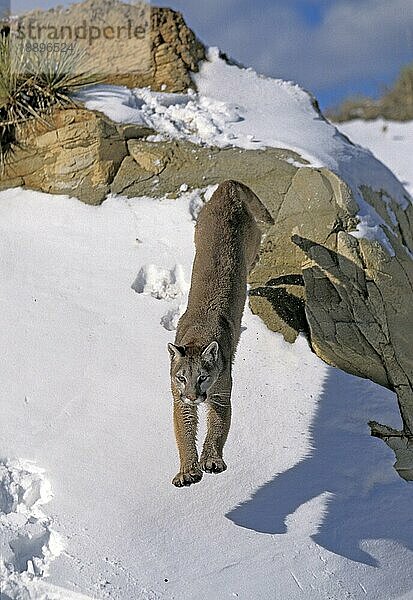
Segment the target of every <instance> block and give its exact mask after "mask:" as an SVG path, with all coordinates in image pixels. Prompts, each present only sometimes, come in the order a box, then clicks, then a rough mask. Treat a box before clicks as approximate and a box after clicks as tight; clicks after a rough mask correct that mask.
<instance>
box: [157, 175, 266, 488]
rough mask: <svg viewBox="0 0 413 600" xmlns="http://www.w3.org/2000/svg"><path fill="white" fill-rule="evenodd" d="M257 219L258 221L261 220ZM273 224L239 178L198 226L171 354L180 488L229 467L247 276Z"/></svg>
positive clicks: (208, 205)
mask: <svg viewBox="0 0 413 600" xmlns="http://www.w3.org/2000/svg"><path fill="white" fill-rule="evenodd" d="M254 216H255V218H254ZM256 219H257V221H258V222H260V223H263V224H267V225H268V224H270V223H272V222H273V221H272V218H271V216H270V215H269V213H268V212H267V209H266V208H265V207H264V206H263V204H262V203H261V201H260V200H259V199H258V197H257V196H256V195H255V194H254V193H253V192H252V191H251V190H250V189H249V188H247V187H246V186H245V185H243V184H241V183H238V182H236V181H225V182H224V183H222V184H221V185H220V186H219V187H218V188H217V190H216V191H215V193H214V194H213V196H212V198H211V200H210V201H209V202H207V203H206V204H205V206H204V207H203V208H202V210H201V212H200V214H199V217H198V220H197V224H196V227H195V247H196V254H195V260H194V264H193V267H192V277H191V288H190V291H189V298H188V306H187V309H186V312H185V313H184V314H183V315H182V317H181V318H180V320H179V323H178V327H177V331H176V337H175V343H174V344H168V350H169V353H170V355H171V387H172V395H173V400H174V429H175V436H176V443H177V446H178V451H179V459H180V469H179V473H178V474H177V475H176V476H175V477H174V478H173V480H172V483H173V484H174V485H176V486H177V487H182V486H188V485H191V484H192V483H197V482H198V481H200V480H201V478H202V474H203V471H206V472H207V473H221V472H222V471H225V469H226V468H227V466H226V464H225V462H224V460H223V457H222V451H223V448H224V444H225V441H226V439H227V435H228V431H229V427H230V422H231V403H230V399H231V387H232V379H231V366H232V361H233V359H234V354H235V350H236V347H237V343H238V340H239V337H240V329H241V317H242V312H243V310H244V305H245V300H246V295H247V276H248V273H249V271H250V269H251V268H252V267H253V266H254V264H255V262H256V260H257V258H258V251H259V247H260V242H261V230H260V229H259V227H258V225H257V221H256ZM202 402H206V403H207V405H208V417H207V426H208V431H207V435H206V438H205V442H204V446H203V449H202V453H201V457H200V459H199V460H198V452H197V448H196V432H197V423H198V415H197V407H198V405H199V404H201V403H202Z"/></svg>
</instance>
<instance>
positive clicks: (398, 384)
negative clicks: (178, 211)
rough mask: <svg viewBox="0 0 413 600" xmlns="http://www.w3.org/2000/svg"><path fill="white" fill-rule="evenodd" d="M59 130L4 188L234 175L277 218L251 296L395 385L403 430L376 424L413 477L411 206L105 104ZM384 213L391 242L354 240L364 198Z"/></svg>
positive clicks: (292, 159) (292, 157) (199, 180)
mask: <svg viewBox="0 0 413 600" xmlns="http://www.w3.org/2000/svg"><path fill="white" fill-rule="evenodd" d="M54 125H55V129H54V130H52V131H45V130H42V131H39V129H37V130H36V135H35V136H34V137H33V134H32V146H31V147H30V145H27V147H26V148H23V149H18V150H17V151H16V154H15V159H14V161H13V163H12V164H11V165H9V166H8V167H7V169H6V172H5V174H4V177H3V178H2V182H1V184H0V187H3V188H5V187H11V186H13V185H26V186H28V187H31V188H34V189H39V190H43V191H49V192H53V193H67V194H70V195H74V196H77V197H79V198H80V199H82V200H83V201H85V202H88V203H92V204H97V203H100V202H101V201H102V200H103V199H104V198H105V196H106V195H107V194H108V193H110V192H112V193H117V194H122V195H126V196H142V195H150V196H164V195H166V194H168V195H169V196H172V197H174V196H177V195H178V194H179V190H180V187H181V186H182V184H186V186H188V188H189V189H191V188H202V187H205V186H207V185H210V184H216V183H219V182H221V181H223V180H224V179H237V180H240V181H242V182H244V183H245V184H247V185H248V186H250V187H251V188H252V189H253V190H254V192H256V194H257V195H258V196H259V197H260V199H261V200H262V201H263V203H264V204H265V206H266V207H267V208H268V210H269V212H270V213H271V215H272V217H273V219H274V225H272V226H271V227H270V228H269V229H268V230H267V232H266V238H265V241H264V242H263V245H262V248H261V253H260V259H259V261H258V263H257V265H256V266H255V268H254V270H253V272H252V273H251V275H250V286H251V289H250V305H251V308H252V310H253V311H254V312H255V313H256V314H258V315H260V317H261V318H262V319H263V320H264V322H265V323H266V324H267V325H268V327H269V328H271V329H272V330H274V331H278V332H281V333H282V334H283V335H284V337H285V338H286V339H287V340H289V341H294V339H295V338H296V336H297V335H298V333H299V331H305V332H306V333H307V335H308V337H309V341H310V344H311V346H312V348H313V350H314V352H316V354H317V355H318V356H320V358H322V359H323V360H324V361H326V362H327V363H329V364H331V365H334V366H337V367H339V368H341V369H343V370H344V371H347V372H350V373H353V374H355V375H358V376H360V377H366V378H369V379H371V380H372V381H375V382H377V383H379V384H380V385H383V386H386V387H388V388H390V389H392V390H394V391H395V392H396V394H397V398H398V402H399V407H400V412H401V415H402V419H403V425H404V428H403V430H402V431H396V430H394V429H391V428H388V427H386V426H383V425H380V424H378V423H371V427H372V433H373V435H376V436H379V437H381V438H382V439H384V440H385V441H386V442H387V443H388V445H389V446H390V447H391V448H392V449H393V450H394V451H395V453H396V456H397V463H396V468H397V470H398V472H399V473H400V475H401V476H402V477H404V478H405V479H413V441H412V440H413V358H412V351H411V348H412V347H413V339H412V338H413V314H412V310H411V305H412V302H413V260H412V256H413V230H412V223H413V208H412V204H411V202H410V200H409V199H407V197H406V202H405V204H404V205H402V204H400V199H399V200H398V201H396V199H395V198H392V197H391V195H390V194H389V193H388V192H386V191H385V190H378V191H377V190H372V189H371V188H370V187H367V186H364V187H362V188H361V189H360V197H358V198H355V197H354V195H353V192H352V191H351V189H350V188H349V187H348V185H347V184H346V183H345V182H344V181H343V180H342V179H340V178H339V177H338V176H337V175H336V174H334V173H332V172H331V171H329V170H327V169H325V168H313V167H310V166H308V164H307V163H306V161H304V160H303V159H302V158H301V157H300V156H298V155H297V154H295V153H294V152H292V151H289V150H280V149H275V148H267V149H265V150H240V149H239V148H230V147H227V148H223V149H220V148H211V147H205V146H198V145H195V144H191V143H189V142H186V141H179V140H168V141H157V142H155V141H149V140H147V139H146V136H148V134H150V133H152V132H151V130H148V129H147V128H145V127H143V126H138V125H115V124H114V123H112V122H111V121H110V120H109V119H108V118H106V117H104V116H103V115H101V114H100V113H96V112H92V111H87V110H75V109H72V110H66V111H64V112H57V113H56V114H55V116H54ZM361 202H363V203H364V204H365V206H367V207H370V209H372V210H373V209H374V210H375V211H376V213H377V214H378V215H380V218H381V219H382V221H383V225H382V226H381V228H380V227H379V226H378V230H379V231H381V230H382V233H383V235H384V237H385V239H386V240H387V243H386V244H384V243H383V242H382V241H380V238H378V239H374V238H373V239H365V238H362V237H359V238H356V237H354V236H353V235H351V233H350V232H352V231H354V230H355V228H356V226H357V223H358V221H359V217H358V214H359V212H360V203H361Z"/></svg>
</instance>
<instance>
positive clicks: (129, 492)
mask: <svg viewBox="0 0 413 600" xmlns="http://www.w3.org/2000/svg"><path fill="white" fill-rule="evenodd" d="M201 199H202V198H201ZM193 201H194V198H193V194H192V195H191V194H189V193H187V194H183V195H182V197H181V198H180V199H179V200H177V201H174V200H153V199H150V198H137V199H134V200H127V199H124V198H110V199H108V200H107V201H106V202H105V203H104V204H103V205H102V206H100V207H91V206H85V205H83V204H81V203H80V202H78V201H76V200H71V199H69V198H64V197H52V196H47V195H43V194H35V193H32V192H28V191H21V190H13V191H7V192H2V193H1V194H0V212H1V214H0V223H1V225H0V227H1V237H0V244H1V256H2V294H1V304H2V306H1V311H0V320H1V330H2V347H1V352H2V357H3V360H2V383H1V390H2V393H1V415H2V438H1V455H2V457H3V461H2V465H3V466H2V469H3V470H2V473H4V472H5V469H6V477H4V476H3V479H2V480H1V484H0V490H1V493H0V499H1V503H0V509H1V511H2V512H1V521H0V522H1V535H2V538H1V539H2V546H3V560H4V563H5V567H3V571H2V573H3V579H5V581H3V584H2V585H3V593H4V594H5V597H6V598H7V597H10V598H29V599H32V598H46V599H49V600H50V599H55V598H60V599H64V598H70V597H71V596H69V594H68V592H66V591H65V590H66V589H67V590H71V591H73V592H76V593H82V594H85V595H87V596H89V597H94V598H116V599H122V600H123V599H131V600H132V599H134V600H135V599H141V598H142V599H155V598H156V599H158V598H159V599H172V598H179V599H189V598H191V599H192V598H197V599H205V600H206V599H208V600H209V599H211V598H214V599H217V600H220V599H224V598H231V597H239V598H253V597H260V598H264V599H267V598H268V599H272V598H274V597H276V598H283V599H284V598H285V599H288V598H291V599H292V598H298V597H303V598H314V599H317V600H318V599H324V598H325V599H327V598H335V599H341V598H345V597H348V598H365V597H366V596H367V597H369V598H382V599H383V600H384V599H386V600H387V599H389V598H397V597H398V596H399V595H400V594H402V593H405V592H408V591H409V590H411V589H412V587H413V574H412V572H411V570H410V569H409V568H407V566H408V565H409V564H411V560H412V558H413V552H412V550H413V544H412V539H413V521H412V520H411V516H410V515H411V510H410V508H411V501H412V491H411V488H410V487H409V486H408V485H407V484H406V483H405V482H403V481H401V480H400V479H399V478H398V477H397V475H396V474H395V473H394V471H393V469H392V468H391V462H392V456H391V452H390V450H388V449H386V447H385V446H384V445H382V444H380V443H379V442H378V441H377V440H375V439H373V438H370V437H369V436H368V427H367V425H366V422H367V420H368V419H369V418H375V419H377V420H379V421H380V420H384V421H386V422H390V423H392V422H393V423H394V425H398V422H397V420H396V408H395V402H394V398H393V395H392V394H391V393H390V392H388V391H386V390H384V389H382V388H380V387H378V386H376V385H374V384H372V383H370V382H368V381H364V380H359V379H357V378H355V377H351V376H349V375H345V374H343V373H341V372H339V371H337V370H335V369H333V368H329V367H327V366H326V365H324V364H323V363H321V362H320V361H319V360H318V359H317V358H316V357H315V355H313V354H312V353H311V352H310V350H309V348H308V346H307V343H306V341H305V340H304V339H303V338H300V339H299V340H298V342H297V343H296V344H294V345H293V346H291V345H288V344H286V343H285V342H284V341H283V340H282V339H281V338H280V336H278V335H275V334H273V333H271V332H269V331H268V330H266V328H265V327H264V326H263V324H262V322H261V321H260V319H259V318H257V317H255V316H253V315H252V314H251V313H250V312H249V311H248V310H247V311H246V313H245V318H244V322H243V327H244V331H243V333H242V336H241V342H240V346H239V351H238V354H237V358H236V362H235V375H234V380H235V388H234V421H233V426H232V429H231V433H230V437H229V441H228V446H227V451H226V459H227V462H228V465H229V468H228V471H227V472H225V473H224V474H222V475H219V476H212V475H211V476H208V475H205V477H204V479H203V481H202V482H201V483H200V484H199V485H196V486H193V487H192V488H190V489H184V490H178V489H176V488H174V487H173V486H172V485H171V483H170V480H171V477H172V476H173V475H174V474H175V472H176V469H177V466H178V464H177V453H176V450H175V444H174V439H173V432H172V425H171V397H170V392H169V378H168V353H167V351H166V343H167V342H168V341H170V340H171V339H172V338H173V333H172V332H171V331H169V329H170V327H165V319H166V316H167V315H171V314H175V313H176V312H177V311H179V305H180V304H181V303H182V302H184V301H185V296H184V294H185V291H186V289H187V282H188V281H189V277H190V268H191V261H192V256H193V247H192V234H193V225H194V221H193V218H192V215H191V212H192V205H193ZM166 322H167V323H170V320H168V319H166ZM17 459H21V460H24V461H34V462H35V464H36V465H38V467H41V468H42V469H45V472H44V473H43V472H41V471H37V470H33V475H30V474H29V475H27V476H25V477H26V478H25V483H24V485H22V489H21V491H16V490H17V488H16V487H14V488H13V489H14V495H16V494H17V495H18V496H19V497H20V500H19V502H17V501H16V502H15V501H12V497H14V496H13V494H11V495H10V490H11V484H10V477H11V478H12V479H13V481H14V482H15V483H13V485H18V483H19V481H22V480H23V479H24V477H22V472H24V470H25V469H26V471H28V469H27V467H26V466H25V465H26V464H27V462H23V463H17V462H16V460H17ZM22 470H23V471H22ZM29 471H30V470H29ZM7 473H8V475H7ZM7 477H8V478H7ZM36 478H37V479H36ZM36 481H38V482H39V483H38V484H36ZM44 481H47V482H49V483H50V486H51V491H47V490H48V488H47V487H46V488H44V487H42V486H44V485H46V484H44V483H42V482H44ZM18 489H20V488H18ZM30 489H32V490H34V491H32V492H30ZM42 489H43V490H46V491H43V492H42ZM25 490H26V491H25ZM27 490H29V492H27ZM24 494H26V497H25V498H26V499H24ZM52 495H53V499H51V498H52ZM28 497H29V498H31V500H30V501H29V500H28V499H27V498H28ZM40 499H42V500H41V502H40ZM46 501H49V503H48V504H47V505H46V504H45V502H46ZM36 503H37V504H36ZM40 503H42V504H43V506H42V514H43V513H47V517H46V516H44V517H42V516H41V515H39V514H38V515H37V516H36V519H40V518H43V524H42V523H38V524H37V525H36V523H34V524H33V523H32V524H30V523H28V522H27V520H28V519H29V520H30V515H32V513H33V507H34V506H36V505H39V504H40ZM30 506H31V508H30V510H28V507H30ZM45 519H46V520H45ZM46 528H48V530H50V531H53V532H54V536H55V544H54V549H52V551H51V552H50V551H49V550H48V543H46V542H47V541H50V540H49V537H47V536H46V537H47V540H46V537H45V531H46ZM42 536H43V537H42ZM36 557H37V558H36ZM36 560H37V561H38V564H43V563H45V562H47V566H48V570H49V572H50V576H49V578H47V579H45V578H44V577H43V578H42V580H41V574H42V573H41V572H40V571H38V572H36V570H34V574H33V568H32V565H34V564H36ZM44 574H46V573H44ZM48 582H51V584H50V585H49V583H48ZM52 584H53V585H52ZM22 589H26V590H28V591H26V592H25V593H23V592H21V590H22ZM39 590H41V591H39ZM19 593H20V594H22V595H20V596H19ZM24 594H25V595H24ZM73 597H75V596H73ZM79 597H80V596H79Z"/></svg>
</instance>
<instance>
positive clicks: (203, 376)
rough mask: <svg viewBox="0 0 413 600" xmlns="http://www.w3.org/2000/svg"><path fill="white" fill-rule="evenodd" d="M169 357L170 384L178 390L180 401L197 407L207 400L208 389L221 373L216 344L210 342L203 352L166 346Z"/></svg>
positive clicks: (171, 345)
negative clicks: (170, 360)
mask: <svg viewBox="0 0 413 600" xmlns="http://www.w3.org/2000/svg"><path fill="white" fill-rule="evenodd" d="M168 350H169V354H170V355H171V359H172V362H171V377H172V383H174V384H175V386H176V387H177V389H178V390H179V393H180V397H181V400H182V401H183V402H185V403H186V404H191V405H197V404H200V403H201V402H204V401H205V400H206V398H207V393H208V390H209V388H210V387H211V386H212V385H213V384H214V383H215V382H216V380H217V379H218V377H219V375H220V371H221V364H220V363H221V361H220V360H219V345H218V342H216V341H213V342H211V343H210V344H209V345H208V346H207V347H206V348H205V349H204V350H202V349H201V350H197V351H195V350H193V349H192V348H189V347H185V346H175V345H174V344H168Z"/></svg>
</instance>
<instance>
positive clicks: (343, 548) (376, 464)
mask: <svg viewBox="0 0 413 600" xmlns="http://www.w3.org/2000/svg"><path fill="white" fill-rule="evenodd" d="M395 415H397V403H396V397H395V395H394V394H393V393H391V392H389V391H388V390H386V389H384V388H381V387H380V386H378V385H375V384H373V383H371V382H370V381H367V380H363V379H359V378H357V377H354V376H351V375H347V374H346V373H343V372H342V371H339V370H338V369H333V368H329V374H328V377H327V379H326V382H325V387H324V390H323V393H322V395H321V397H320V399H319V406H318V410H317V414H316V415H315V418H314V422H313V424H312V427H311V445H312V451H311V452H310V453H309V455H308V456H307V457H306V458H304V459H303V460H302V461H301V462H299V463H298V464H296V465H295V466H294V467H292V468H291V469H289V470H288V471H286V472H283V473H280V474H279V475H276V476H275V477H274V478H273V479H272V480H271V481H268V482H267V483H266V484H264V485H263V486H262V487H261V488H259V489H258V490H257V491H256V492H255V493H254V494H253V495H252V497H251V498H250V499H249V500H247V501H245V502H243V503H242V504H240V505H239V506H237V507H236V508H234V509H232V510H231V511H230V512H229V513H227V515H226V516H227V517H228V518H229V519H230V520H231V521H233V522H234V523H235V524H237V525H239V526H241V527H245V528H248V529H252V530H254V531H258V532H263V533H270V534H284V533H287V525H286V518H287V517H288V515H291V514H293V513H294V512H295V511H296V510H297V509H298V508H299V507H300V506H301V505H302V504H304V503H306V502H308V501H309V500H311V499H312V498H315V497H317V496H319V495H320V494H322V493H325V492H328V493H329V499H328V500H327V504H326V507H325V515H324V518H323V519H322V521H321V523H320V525H319V527H318V531H317V533H316V534H314V535H312V536H311V537H312V539H313V540H314V541H315V542H316V543H317V544H318V545H319V546H322V547H324V548H326V549H327V550H329V551H331V552H334V553H335V554H339V555H341V556H344V557H346V558H349V559H351V560H354V561H358V562H361V563H364V564H367V565H371V566H378V562H377V560H376V559H375V558H374V557H373V556H371V555H370V554H369V553H368V552H366V551H364V550H363V549H362V548H361V547H360V543H361V541H362V540H370V539H374V540H376V539H385V540H391V541H394V542H398V543H401V544H403V545H404V546H405V547H407V548H409V549H410V550H413V510H412V506H413V486H412V484H408V483H407V482H405V481H403V480H402V479H400V478H399V476H398V475H397V474H396V472H395V471H394V470H393V468H392V466H391V465H392V463H393V462H394V457H393V453H392V452H391V451H390V450H389V449H387V448H386V447H385V445H384V444H383V442H382V441H380V440H378V439H375V438H372V437H370V435H369V427H368V426H367V422H368V421H369V420H370V419H376V418H377V420H378V421H380V420H384V422H386V419H387V421H391V420H393V422H394V420H395Z"/></svg>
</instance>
